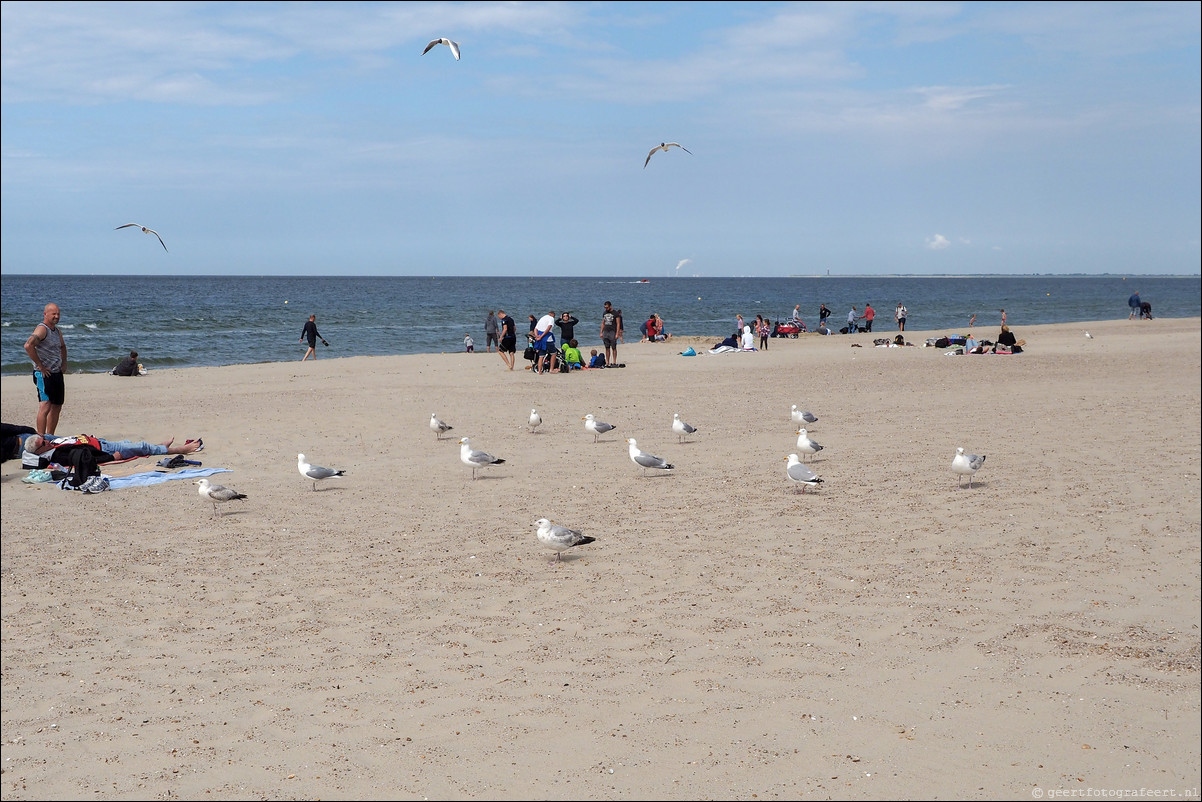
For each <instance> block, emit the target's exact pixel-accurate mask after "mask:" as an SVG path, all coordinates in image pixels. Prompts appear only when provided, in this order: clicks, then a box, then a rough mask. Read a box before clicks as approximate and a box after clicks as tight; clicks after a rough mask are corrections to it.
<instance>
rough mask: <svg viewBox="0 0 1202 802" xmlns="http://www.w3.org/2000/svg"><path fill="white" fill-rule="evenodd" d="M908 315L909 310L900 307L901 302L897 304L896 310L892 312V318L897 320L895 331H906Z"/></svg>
mask: <svg viewBox="0 0 1202 802" xmlns="http://www.w3.org/2000/svg"><path fill="white" fill-rule="evenodd" d="M908 314H910V310H908V309H906V307H905V306H903V305H902V302H901V301H898V302H897V309H896V310H895V311H894V312H893V317H894V318H896V319H897V330H898V331H905V330H906V316H907V315H908Z"/></svg>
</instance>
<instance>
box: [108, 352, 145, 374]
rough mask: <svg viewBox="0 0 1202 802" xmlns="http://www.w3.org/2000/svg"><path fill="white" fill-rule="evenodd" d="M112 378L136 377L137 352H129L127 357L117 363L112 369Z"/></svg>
mask: <svg viewBox="0 0 1202 802" xmlns="http://www.w3.org/2000/svg"><path fill="white" fill-rule="evenodd" d="M113 375H114V376H138V375H139V373H138V352H137V351H130V352H129V356H127V357H125V358H124V359H122V360H121V361H120V362H118V363H117V367H115V368H113Z"/></svg>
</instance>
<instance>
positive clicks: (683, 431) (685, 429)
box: [672, 412, 697, 443]
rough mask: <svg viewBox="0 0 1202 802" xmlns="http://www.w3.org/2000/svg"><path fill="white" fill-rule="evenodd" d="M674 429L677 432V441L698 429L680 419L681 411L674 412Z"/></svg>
mask: <svg viewBox="0 0 1202 802" xmlns="http://www.w3.org/2000/svg"><path fill="white" fill-rule="evenodd" d="M672 431H674V432H676V442H678V443H679V442H681V441H683V440H684V438H685V437H686V436H687V435H690V434H692V433H693V432H695V431H697V427H695V426H690V425H689V424H687V423H685V422H684V421H682V420H681V419H680V413H679V412H673V413H672Z"/></svg>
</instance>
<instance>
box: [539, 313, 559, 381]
mask: <svg viewBox="0 0 1202 802" xmlns="http://www.w3.org/2000/svg"><path fill="white" fill-rule="evenodd" d="M554 328H555V313H554V312H548V313H547V314H545V315H543V316H542V317H540V318H539V319H538V322H537V323H535V325H534V350H535V351H537V352H538V364H537V365H536V366H535V369H534V370H535V372H536V373H546V372H547V371H548V370H549V371H551V372H552V373H554V372H555V366H556V365H557V364H559V351H558V349H557V348H556V347H555V331H554ZM548 356H550V364H548V361H547V357H548Z"/></svg>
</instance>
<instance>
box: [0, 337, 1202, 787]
mask: <svg viewBox="0 0 1202 802" xmlns="http://www.w3.org/2000/svg"><path fill="white" fill-rule="evenodd" d="M1087 329H1088V330H1089V331H1090V332H1091V333H1092V335H1093V338H1092V339H1087V338H1086V337H1085V335H1084V332H1085V330H1087ZM977 330H978V331H980V332H981V333H982V334H983V335H984V336H987V337H990V338H991V339H992V338H995V337H996V334H997V329H996V328H994V327H988V328H986V327H979V328H978V329H977ZM1015 331H1016V334H1017V335H1018V336H1019V337H1020V338H1024V339H1025V340H1026V341H1027V351H1026V353H1024V354H1021V355H1015V356H993V355H989V356H945V355H944V352H943V351H941V350H938V349H935V348H925V347H921V345H922V343H923V342H924V341H925V340H926V338H927V337H928V336H936V335H939V334H943V333H944V332H941V331H940V332H921V331H911V332H907V335H906V336H907V339H908V340H909V341H911V342H913V343H916V344H918V346H919V347H913V348H874V347H872V340H873V338H874V337H886V336H887V337H892V336H893V335H894V334H896V332H895V331H884V332H878V333H876V334H871V335H870V334H860V335H854V336H833V337H819V336H817V335H808V336H803V337H801V338H799V339H797V340H772V341H771V344H770V347H769V349H768V350H767V351H762V352H757V353H734V354H725V355H716V356H711V355H707V354H701V355H699V356H696V357H682V356H680V355H679V352H680V351H681V350H683V349H684V348H685V347H687V346H689V345H692V346H693V347H694V348H696V349H697V350H698V351H699V352H701V351H703V349H704V348H705V347H707V346H709V345H710V344H712V343H713V342H715V341H717V340H718V339H719V337H718V336H715V337H714V338H712V339H690V340H680V341H672V342H669V343H656V344H644V343H632V344H627V345H624V346H622V347H621V351H620V358H621V360H622V361H623V362H624V363H625V364H626V367H625V368H624V369H607V370H594V371H586V372H578V373H574V374H571V375H544V376H538V375H532V374H531V373H530V372H529V371H523V370H521V366H522V365H523V364H524V362H523V360H522V359H521V354H520V353H519V355H518V370H517V371H514V372H508V371H506V370H504V369H503V365H502V362H501V360H500V358H499V357H498V356H497V355H496V354H488V353H484V352H483V351H478V352H477V353H475V354H463V353H449V354H441V355H429V356H397V357H357V358H345V359H320V360H318V361H316V362H313V361H309V362H305V363H303V364H302V363H301V362H299V361H295V362H289V363H275V364H264V365H242V366H235V367H222V368H200V369H188V370H155V369H154V366H153V364H147V367H148V368H151V370H150V372H149V374H148V375H147V376H144V377H137V378H119V377H114V376H109V375H70V376H68V377H67V403H66V406H65V407H64V409H63V413H62V418H61V420H60V423H59V426H58V433H59V434H77V433H81V432H86V433H89V434H96V435H101V436H103V437H106V438H109V439H119V438H136V439H147V440H152V441H163V440H166V439H167V438H170V437H175V438H177V439H180V440H183V439H186V438H194V437H197V436H201V437H203V438H204V442H205V450H204V451H203V452H201V453H200V454H199V455H197V458H198V459H200V460H201V461H203V463H204V467H206V468H210V467H212V468H226V469H228V470H229V472H228V473H218V474H215V475H214V476H212V477H211V479H212V481H214V482H216V483H219V484H222V485H225V486H227V487H230V488H233V489H236V490H238V491H240V492H241V493H244V494H246V496H247V499H245V500H244V501H240V502H233V503H230V504H227V505H225V506H224V507H222V508H221V509H220V510H219V512H221V513H223V514H221V515H219V516H217V517H215V516H214V515H213V508H212V505H211V504H210V503H209V502H207V501H206V500H204V499H202V498H200V496H199V495H198V494H197V488H196V486H195V485H194V484H192V483H191V482H190V481H188V480H177V481H168V482H165V483H162V484H158V485H154V486H150V487H136V488H126V489H120V490H113V491H110V492H106V493H99V494H95V495H84V494H82V493H78V492H67V491H64V490H61V489H59V488H58V487H57V486H55V485H53V484H40V485H30V484H25V483H23V482H22V481H21V479H22V478H23V477H24V476H25V475H26V472H25V471H24V470H22V468H21V465H20V461H19V460H16V461H12V460H10V461H8V462H5V463H4V465H3V471H2V478H3V482H2V484H0V487H2V513H3V515H2V519H3V561H2V569H3V570H2V574H0V580H2V584H0V589H2V598H3V612H2V616H3V620H2V624H3V626H2V646H3V667H2V674H3V711H2V712H3V722H2V724H3V726H2V729H3V750H2V754H3V759H2V767H3V772H2V774H0V790H2V794H0V796H2V797H3V799H6V800H7V799H12V800H18V799H130V800H134V799H138V800H141V799H327V800H328V799H565V800H567V799H631V800H635V799H797V798H820V799H821V798H832V799H1040V798H1049V797H1055V796H1069V795H1073V796H1079V797H1088V796H1093V797H1099V798H1110V797H1117V796H1121V795H1124V794H1125V795H1128V796H1138V795H1141V789H1143V790H1142V795H1148V796H1151V795H1156V796H1161V797H1169V796H1170V793H1171V794H1172V795H1173V796H1174V797H1176V798H1195V799H1196V798H1198V790H1199V773H1200V770H1202V768H1200V767H1202V754H1200V753H1202V749H1200V745H1199V744H1200V737H1202V735H1200V725H1199V721H1200V716H1202V708H1200V690H1199V688H1200V676H1199V668H1200V666H1199V662H1200V639H1202V632H1200V628H1199V627H1200V617H1202V615H1200V603H1202V598H1200V596H1202V592H1200V588H1202V572H1200V568H1199V559H1200V548H1199V544H1200V531H1202V530H1200V513H1199V509H1200V498H1199V496H1200V491H1199V488H1200V485H1202V482H1200V478H1199V455H1200V451H1202V447H1200V446H1202V443H1200V424H1199V421H1200V420H1202V410H1200V406H1199V381H1200V378H1202V369H1200V361H1202V327H1200V321H1199V320H1198V319H1184V320H1181V319H1163V318H1161V319H1157V320H1155V321H1128V320H1126V319H1123V320H1115V321H1104V322H1098V323H1092V324H1086V325H1082V324H1071V325H1070V324H1065V325H1052V326H1037V327H1023V326H1021V325H1019V326H1016V328H1015ZM853 344H859V345H860V346H862V347H853ZM596 345H597V344H596V343H582V347H583V349H584V353H585V354H587V353H588V349H589V348H591V347H596ZM478 347H479V345H478ZM302 352H303V349H301V350H298V352H297V357H298V359H299V357H300V355H301V353H302ZM319 355H320V354H319ZM0 387H2V389H3V393H2V414H3V419H4V420H5V421H6V422H9V423H23V424H32V422H33V419H34V414H35V409H36V403H35V397H34V389H33V387H32V385H31V382H30V379H29V377H28V376H25V375H22V376H6V377H4V378H3V379H2V380H0ZM793 404H797V405H799V406H801V407H803V408H806V409H809V410H812V411H813V412H814V413H815V414H816V415H817V416H818V421H817V422H816V423H815V424H813V425H812V426H810V427H809V430H810V435H811V436H812V438H813V439H814V440H816V441H817V442H819V443H820V444H822V446H823V450H822V451H821V452H819V453H818V454H817V455H815V456H814V458H813V459H812V461H811V462H809V463H808V464H810V465H811V467H813V469H814V470H815V471H816V472H817V473H818V474H819V475H820V476H821V477H822V478H823V480H824V482H823V484H822V485H821V487H820V488H818V489H817V490H816V491H808V490H807V491H806V492H805V493H804V494H802V493H799V492H798V489H799V488H798V487H797V486H796V485H794V484H791V483H790V482H789V481H788V480H787V479H786V477H785V458H786V457H787V456H788V455H789V454H790V453H792V452H795V451H796V448H795V442H796V439H797V434H796V432H797V426H796V424H793V423H792V422H791V421H790V416H789V413H790V408H791V406H792V405H793ZM531 408H535V409H537V410H538V411H539V413H540V414H541V415H542V418H543V420H544V421H545V423H544V424H543V425H542V426H541V427H540V428H539V429H538V431H537V432H535V433H531V432H530V431H529V427H528V426H527V418H528V416H529V413H530V410H531ZM590 412H591V413H594V414H595V415H596V416H597V418H598V419H600V420H603V421H606V422H609V423H612V424H615V425H616V427H617V428H616V429H615V430H614V431H613V432H610V433H608V434H606V435H604V436H602V437H601V438H600V441H599V442H596V443H594V442H593V440H594V438H593V435H591V434H589V433H588V432H586V431H585V429H584V425H583V421H582V420H581V418H582V416H583V415H585V414H586V413H590ZM674 412H677V413H680V415H681V417H682V418H683V419H685V420H686V421H688V422H689V423H690V424H692V425H693V426H695V427H697V429H698V431H697V433H696V434H694V435H692V436H691V437H690V438H689V439H688V440H687V441H686V442H678V437H677V435H676V434H674V433H673V432H672V430H671V423H672V415H673V413H674ZM431 413H437V415H438V416H439V417H440V418H442V419H443V420H445V421H446V422H447V423H449V424H451V425H452V426H453V427H454V428H453V429H452V431H450V432H448V433H447V435H446V436H445V437H444V438H443V439H442V440H439V439H437V438H436V437H435V435H434V433H433V432H432V431H431V430H430V429H429V427H428V425H427V423H428V421H429V418H430V414H431ZM462 436H470V438H471V441H472V444H473V446H474V447H475V448H478V449H482V450H485V451H487V452H489V453H492V454H494V455H496V456H498V457H501V458H504V459H505V463H504V464H502V465H498V466H494V467H490V468H487V469H484V470H483V471H481V474H482V475H481V477H480V478H479V479H477V480H473V479H472V478H471V471H470V469H469V468H467V467H466V466H464V465H463V464H462V463H461V462H460V460H459V445H458V438H459V437H462ZM628 437H633V438H636V439H637V441H638V444H639V446H640V448H642V449H643V450H646V451H649V452H653V453H655V454H658V455H660V456H662V457H664V458H665V459H667V460H668V461H670V462H672V463H674V464H675V466H676V467H675V469H674V470H673V471H671V472H656V473H655V475H647V476H644V475H643V471H641V470H640V469H639V468H638V467H637V466H635V465H634V464H633V463H632V462H631V460H630V459H629V456H628V453H627V444H626V440H625V439H626V438H628ZM958 446H962V447H964V448H965V449H966V450H967V451H969V452H972V453H976V454H984V455H986V462H985V464H984V466H983V468H982V469H981V470H980V472H979V473H978V474H977V475H976V476H975V477H974V479H973V486H972V487H971V489H970V488H969V487H968V486H967V484H965V486H964V487H957V476H956V475H955V474H953V473H952V471H951V461H952V457H953V455H954V454H955V450H956V448H957V447H958ZM298 452H303V453H304V454H306V455H307V457H308V458H309V460H310V461H311V462H313V463H315V464H318V465H323V466H327V467H331V468H338V469H343V470H345V471H346V475H345V476H344V477H340V478H337V479H332V480H329V481H326V482H324V483H322V484H320V485H318V489H317V491H314V490H313V489H312V483H311V482H309V481H307V480H306V479H304V478H303V477H301V476H300V475H299V473H298V471H297V467H296V455H297V453H298ZM156 461H157V458H149V459H143V460H139V461H137V462H135V463H126V464H123V465H120V466H117V468H119V469H120V473H122V474H124V473H129V472H130V471H131V470H133V469H134V468H135V467H136V469H137V470H141V471H153V469H154V465H155V462H156ZM114 470H117V469H114ZM544 517H545V518H548V519H550V520H552V521H554V522H556V523H559V524H563V525H566V526H570V527H572V528H574V529H579V530H581V531H582V532H584V533H585V534H587V535H590V536H593V537H595V538H596V541H595V542H594V543H591V544H588V545H585V546H581V547H579V548H576V549H573V550H571V551H569V552H567V553H566V554H565V555H564V559H563V560H562V562H555V561H554V557H555V553H554V552H552V551H549V550H548V549H546V548H543V547H541V546H540V545H539V543H538V542H537V540H536V539H535V531H534V526H533V525H532V524H533V522H534V521H535V520H536V519H538V518H544Z"/></svg>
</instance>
